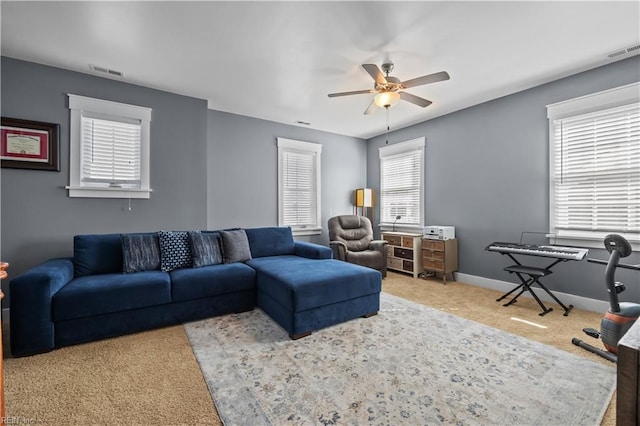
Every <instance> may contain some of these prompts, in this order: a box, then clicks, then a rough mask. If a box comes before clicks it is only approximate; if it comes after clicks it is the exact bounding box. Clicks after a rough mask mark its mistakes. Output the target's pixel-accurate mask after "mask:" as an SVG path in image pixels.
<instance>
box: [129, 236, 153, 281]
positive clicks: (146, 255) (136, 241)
mask: <svg viewBox="0 0 640 426" xmlns="http://www.w3.org/2000/svg"><path fill="white" fill-rule="evenodd" d="M120 238H121V239H122V266H123V272H124V273H125V274H130V273H133V272H140V271H153V270H156V269H160V246H159V244H158V236H157V235H154V234H120Z"/></svg>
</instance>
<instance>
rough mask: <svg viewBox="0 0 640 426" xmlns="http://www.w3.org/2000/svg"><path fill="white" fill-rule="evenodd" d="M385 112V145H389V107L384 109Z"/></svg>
mask: <svg viewBox="0 0 640 426" xmlns="http://www.w3.org/2000/svg"><path fill="white" fill-rule="evenodd" d="M385 110H387V142H386V143H385V145H389V107H385Z"/></svg>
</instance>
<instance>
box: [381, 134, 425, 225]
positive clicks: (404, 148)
mask: <svg viewBox="0 0 640 426" xmlns="http://www.w3.org/2000/svg"><path fill="white" fill-rule="evenodd" d="M425 146H426V138H425V137H424V136H423V137H419V138H416V139H411V140H408V141H405V142H399V143H396V144H393V145H385V146H382V147H380V148H378V158H380V159H382V158H383V157H389V156H392V155H397V154H402V153H404V152H408V151H415V150H421V151H422V155H421V157H420V159H421V161H420V224H419V225H408V224H397V223H396V224H395V225H394V224H393V222H391V223H389V222H380V223H379V224H378V227H379V229H380V230H381V231H392V230H395V231H397V232H417V233H422V232H423V231H424V224H425V220H424V217H425V206H424V199H425V195H424V192H425V188H424V175H425V160H424V150H425ZM380 189H382V182H380ZM380 193H381V195H380V196H382V191H380ZM380 202H382V200H380ZM381 208H382V206H381Z"/></svg>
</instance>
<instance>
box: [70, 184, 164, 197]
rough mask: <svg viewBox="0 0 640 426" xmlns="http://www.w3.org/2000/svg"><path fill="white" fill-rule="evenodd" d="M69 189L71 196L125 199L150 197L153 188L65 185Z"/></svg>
mask: <svg viewBox="0 0 640 426" xmlns="http://www.w3.org/2000/svg"><path fill="white" fill-rule="evenodd" d="M65 189H68V190H69V197H84V198H124V199H147V200H148V199H149V198H150V197H151V192H152V190H151V189H122V188H87V187H82V186H80V187H78V186H65Z"/></svg>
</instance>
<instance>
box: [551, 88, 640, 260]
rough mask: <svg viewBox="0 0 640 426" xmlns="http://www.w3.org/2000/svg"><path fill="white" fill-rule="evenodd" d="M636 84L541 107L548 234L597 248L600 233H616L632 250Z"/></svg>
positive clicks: (637, 164) (639, 185) (638, 236)
mask: <svg viewBox="0 0 640 426" xmlns="http://www.w3.org/2000/svg"><path fill="white" fill-rule="evenodd" d="M639 89H640V84H638V83H634V84H631V85H627V86H623V87H620V88H617V89H612V90H607V91H604V92H599V93H596V94H593V95H588V96H583V97H581V98H577V99H572V100H569V101H565V102H561V103H557V104H553V105H549V106H547V116H548V118H549V141H550V182H549V185H550V233H551V234H555V235H556V236H557V239H558V240H560V241H561V242H562V243H565V244H575V245H586V246H590V247H599V248H602V240H603V239H604V237H605V235H607V234H609V233H617V234H621V235H623V236H624V237H625V238H627V239H628V240H629V241H630V242H632V244H633V245H634V249H638V244H637V243H639V242H640V90H639ZM589 241H591V242H589ZM634 243H636V244H634Z"/></svg>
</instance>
